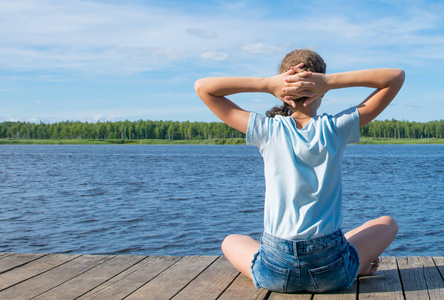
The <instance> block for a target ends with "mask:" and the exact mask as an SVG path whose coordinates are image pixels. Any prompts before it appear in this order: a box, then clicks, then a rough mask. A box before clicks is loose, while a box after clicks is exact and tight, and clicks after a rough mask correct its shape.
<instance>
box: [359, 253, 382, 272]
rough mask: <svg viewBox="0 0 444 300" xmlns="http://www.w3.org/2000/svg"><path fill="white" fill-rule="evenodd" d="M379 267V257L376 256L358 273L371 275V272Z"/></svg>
mask: <svg viewBox="0 0 444 300" xmlns="http://www.w3.org/2000/svg"><path fill="white" fill-rule="evenodd" d="M378 267H379V257H378V258H376V259H375V260H374V261H373V262H372V263H371V264H370V265H369V266H368V268H366V269H364V270H363V272H362V273H361V274H359V275H362V276H366V275H372V274H373V273H375V272H376V270H378Z"/></svg>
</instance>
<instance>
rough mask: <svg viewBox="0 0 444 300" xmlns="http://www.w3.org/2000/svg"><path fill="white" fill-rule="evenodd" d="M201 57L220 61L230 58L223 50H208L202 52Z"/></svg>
mask: <svg viewBox="0 0 444 300" xmlns="http://www.w3.org/2000/svg"><path fill="white" fill-rule="evenodd" d="M201 57H202V58H204V59H209V60H216V61H220V60H226V59H227V58H228V54H226V53H223V52H216V51H207V52H204V53H202V55H201Z"/></svg>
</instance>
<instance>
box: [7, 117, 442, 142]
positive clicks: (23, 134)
mask: <svg viewBox="0 0 444 300" xmlns="http://www.w3.org/2000/svg"><path fill="white" fill-rule="evenodd" d="M361 136H362V137H375V138H413V139H421V138H444V120H440V121H430V122H426V123H418V122H408V121H397V120H385V121H373V122H371V123H369V124H367V125H366V126H364V127H363V128H361ZM0 138H9V139H122V140H140V139H169V140H200V139H226V138H245V134H243V133H241V132H239V131H237V130H235V129H233V128H231V127H229V126H227V125H226V124H224V123H222V122H210V123H207V122H189V121H187V122H177V121H150V120H147V121H144V120H139V121H118V122H96V123H89V122H80V121H65V122H57V123H39V124H36V123H29V122H2V123H0Z"/></svg>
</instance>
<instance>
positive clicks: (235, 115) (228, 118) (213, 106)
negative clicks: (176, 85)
mask: <svg viewBox="0 0 444 300" xmlns="http://www.w3.org/2000/svg"><path fill="white" fill-rule="evenodd" d="M300 66H302V65H300ZM296 71H298V70H296V69H292V70H289V71H288V72H286V73H282V74H279V75H276V76H273V77H267V78H258V77H217V78H203V79H199V80H197V81H196V83H195V85H194V87H195V90H196V93H197V95H198V96H199V97H200V99H202V101H203V102H204V103H205V104H206V105H207V106H208V108H209V109H210V110H211V111H212V112H213V113H214V114H215V115H216V116H217V117H219V119H221V120H222V121H223V122H225V123H226V124H227V125H229V126H231V127H233V128H234V129H237V130H239V131H241V132H243V133H246V132H247V127H248V119H249V117H250V112H248V111H245V110H243V109H242V108H240V107H239V106H237V105H236V104H234V103H233V102H231V101H230V100H229V99H227V98H226V97H225V96H228V95H232V94H238V93H251V92H262V93H270V94H273V95H274V96H276V97H277V98H279V99H281V100H283V101H284V92H283V91H282V89H283V88H284V87H286V86H288V84H287V83H285V81H284V78H285V77H287V76H290V75H293V74H295V72H296ZM299 71H300V70H299ZM310 75H311V72H302V71H301V72H300V73H298V76H297V77H298V79H295V82H294V83H293V84H295V86H294V89H293V91H294V92H295V93H296V94H298V95H300V97H307V96H308V97H310V96H313V93H312V92H309V91H306V90H305V89H306V88H307V87H312V85H313V83H311V82H309V81H306V80H307V79H306V77H309V76H310ZM285 101H286V100H285ZM286 102H287V103H289V104H290V105H294V102H293V101H291V100H288V101H286Z"/></svg>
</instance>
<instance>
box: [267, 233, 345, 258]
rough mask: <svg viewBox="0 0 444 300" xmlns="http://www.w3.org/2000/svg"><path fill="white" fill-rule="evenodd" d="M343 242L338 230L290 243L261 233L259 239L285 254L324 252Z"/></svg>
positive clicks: (341, 234) (343, 238)
mask: <svg viewBox="0 0 444 300" xmlns="http://www.w3.org/2000/svg"><path fill="white" fill-rule="evenodd" d="M344 240H345V237H344V234H343V233H342V230H340V229H339V230H337V231H335V232H333V233H330V234H327V235H325V236H322V237H318V238H314V239H311V240H306V241H290V240H286V239H281V238H278V237H276V236H274V235H271V234H269V233H266V232H263V233H262V237H261V244H264V245H268V246H271V247H273V248H276V249H278V250H281V251H284V252H287V253H294V254H304V253H309V252H314V251H319V250H324V249H327V248H330V247H332V246H335V245H339V244H341V243H342V242H343V241H344Z"/></svg>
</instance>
